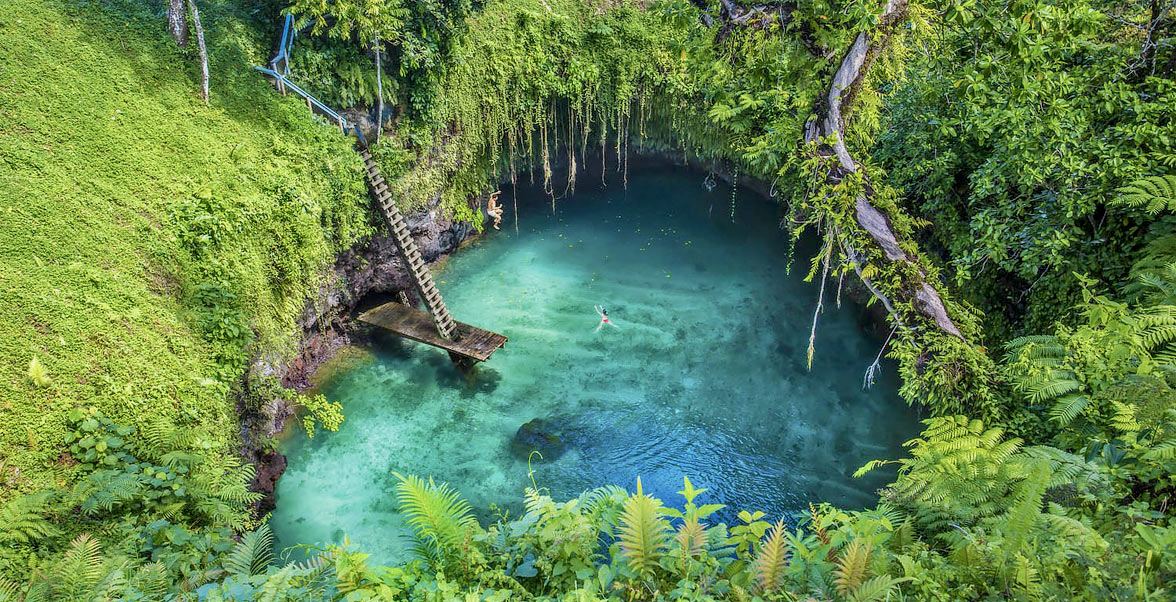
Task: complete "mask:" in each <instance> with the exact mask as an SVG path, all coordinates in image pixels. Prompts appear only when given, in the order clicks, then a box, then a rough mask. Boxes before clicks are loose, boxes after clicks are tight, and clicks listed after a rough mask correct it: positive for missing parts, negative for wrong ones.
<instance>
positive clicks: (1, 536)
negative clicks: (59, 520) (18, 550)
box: [0, 490, 61, 545]
mask: <svg viewBox="0 0 1176 602" xmlns="http://www.w3.org/2000/svg"><path fill="white" fill-rule="evenodd" d="M52 497H53V492H52V491H48V490H45V491H39V492H37V493H33V494H29V495H23V496H20V497H16V498H13V499H12V500H10V501H9V502H8V503H7V504H5V505H4V507H3V508H0V525H3V526H0V544H4V545H16V544H29V543H33V542H36V541H37V540H39V539H48V538H52V537H57V536H58V535H60V534H61V529H59V528H57V526H55V525H54V524H53V523H52V522H51V521H50V520H49V519H48V518H46V517H45V514H46V511H47V510H48V508H47V505H48V504H47V502H49V501H50V499H51V498H52Z"/></svg>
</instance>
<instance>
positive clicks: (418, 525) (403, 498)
mask: <svg viewBox="0 0 1176 602" xmlns="http://www.w3.org/2000/svg"><path fill="white" fill-rule="evenodd" d="M393 474H394V475H396V478H397V479H399V481H400V482H399V483H397V484H396V497H397V502H398V503H399V505H400V511H401V512H402V513H404V516H405V517H406V518H407V519H408V524H409V526H411V527H412V529H413V532H414V533H415V535H416V538H417V540H418V541H419V542H420V543H421V544H422V545H423V546H425V547H426V548H428V549H429V550H431V551H432V552H434V553H437V554H441V555H444V554H448V553H450V552H452V551H453V550H454V549H456V548H457V547H458V545H459V544H460V543H461V542H462V541H463V540H465V539H466V537H468V536H469V535H470V534H471V533H472V532H473V531H474V530H476V529H477V526H478V521H477V520H476V519H475V518H474V515H473V512H472V510H471V508H470V504H469V502H467V501H465V500H464V499H462V498H461V496H460V495H458V493H457V492H456V491H454V490H453V489H452V488H451V487H450V486H449V485H448V484H447V483H441V484H440V485H437V484H436V483H434V482H433V480H432V479H429V480H428V482H426V481H424V480H423V479H421V478H420V477H418V476H415V475H409V476H407V477H406V476H404V475H401V474H400V473H393Z"/></svg>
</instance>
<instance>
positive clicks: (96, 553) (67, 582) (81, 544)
mask: <svg viewBox="0 0 1176 602" xmlns="http://www.w3.org/2000/svg"><path fill="white" fill-rule="evenodd" d="M54 572H55V573H56V574H55V575H54V581H55V583H56V584H57V585H56V586H55V587H54V588H53V589H54V590H56V591H58V592H61V593H63V594H64V596H63V597H65V598H67V599H70V598H72V599H83V598H84V597H85V592H87V591H88V590H89V589H90V587H91V586H92V585H93V584H94V583H96V582H97V581H98V580H99V579H101V578H102V548H101V546H100V545H99V543H98V540H97V539H95V538H94V537H93V536H91V535H90V534H88V533H83V534H81V535H79V536H77V537H76V538H74V540H73V541H72V542H70V544H69V549H68V550H66V552H65V556H64V557H63V558H62V560H61V562H60V563H58V564H57V567H56V569H55V571H54Z"/></svg>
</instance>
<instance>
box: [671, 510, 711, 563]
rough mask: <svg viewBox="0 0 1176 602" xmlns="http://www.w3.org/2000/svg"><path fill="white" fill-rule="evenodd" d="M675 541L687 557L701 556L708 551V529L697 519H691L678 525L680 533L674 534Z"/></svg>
mask: <svg viewBox="0 0 1176 602" xmlns="http://www.w3.org/2000/svg"><path fill="white" fill-rule="evenodd" d="M674 541H676V542H678V548H679V549H680V550H682V553H683V554H685V555H686V556H691V557H694V556H701V555H702V553H703V552H704V551H705V550H706V543H707V532H706V527H704V526H703V525H702V523H700V522H698V519H696V518H693V517H692V518H689V519H687V520H685V521H682V524H681V525H678V532H677V533H675V534H674Z"/></svg>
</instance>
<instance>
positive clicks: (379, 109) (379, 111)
mask: <svg viewBox="0 0 1176 602" xmlns="http://www.w3.org/2000/svg"><path fill="white" fill-rule="evenodd" d="M383 131H384V70H383V66H382V65H381V63H380V37H379V36H376V144H379V143H380V134H381V133H383Z"/></svg>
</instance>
